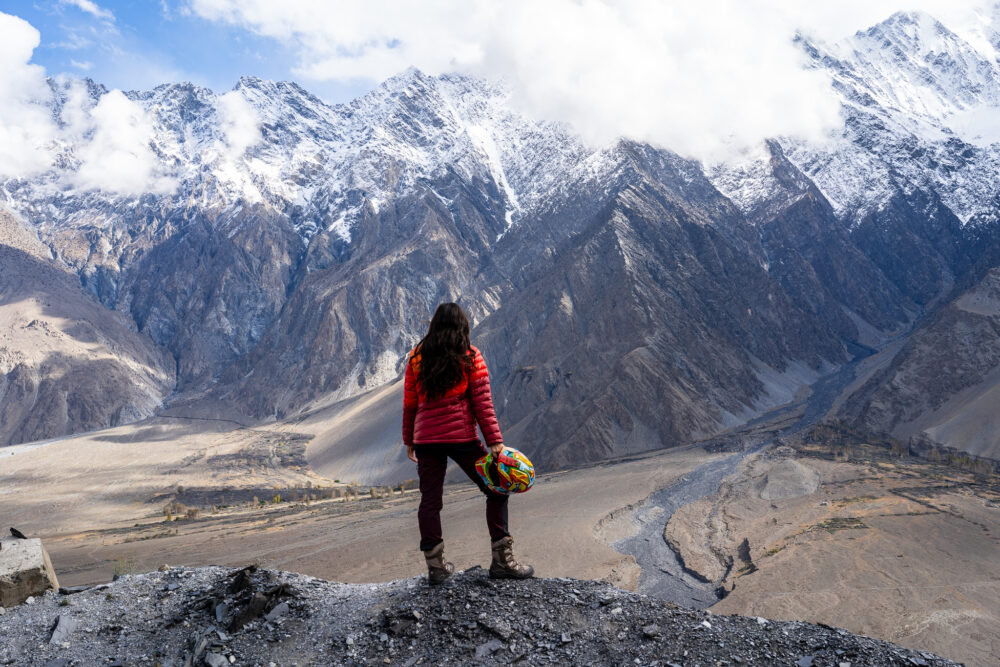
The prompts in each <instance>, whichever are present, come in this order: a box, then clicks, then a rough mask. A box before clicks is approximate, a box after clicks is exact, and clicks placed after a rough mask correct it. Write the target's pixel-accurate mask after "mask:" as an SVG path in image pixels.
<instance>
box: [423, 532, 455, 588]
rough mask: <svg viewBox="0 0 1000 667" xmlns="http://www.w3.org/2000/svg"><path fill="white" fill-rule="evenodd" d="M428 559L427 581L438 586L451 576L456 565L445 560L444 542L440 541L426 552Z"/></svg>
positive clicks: (425, 557)
mask: <svg viewBox="0 0 1000 667" xmlns="http://www.w3.org/2000/svg"><path fill="white" fill-rule="evenodd" d="M424 559H425V560H426V561H427V583H429V584H430V585H431V586H436V585H438V584H440V583H441V582H443V581H444V580H445V579H447V578H448V577H450V576H451V573H452V572H454V571H455V566H454V565H452V564H451V563H446V562H444V542H438V543H437V544H436V545H435V546H434V547H433V548H431V549H428V550H427V551H425V552H424Z"/></svg>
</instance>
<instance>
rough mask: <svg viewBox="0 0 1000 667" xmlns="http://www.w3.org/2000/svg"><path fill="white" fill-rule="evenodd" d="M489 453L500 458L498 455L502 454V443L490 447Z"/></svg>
mask: <svg viewBox="0 0 1000 667" xmlns="http://www.w3.org/2000/svg"><path fill="white" fill-rule="evenodd" d="M490 452H491V453H492V454H493V455H494V456H500V453H501V452H503V443H502V442H498V443H497V444H495V445H490Z"/></svg>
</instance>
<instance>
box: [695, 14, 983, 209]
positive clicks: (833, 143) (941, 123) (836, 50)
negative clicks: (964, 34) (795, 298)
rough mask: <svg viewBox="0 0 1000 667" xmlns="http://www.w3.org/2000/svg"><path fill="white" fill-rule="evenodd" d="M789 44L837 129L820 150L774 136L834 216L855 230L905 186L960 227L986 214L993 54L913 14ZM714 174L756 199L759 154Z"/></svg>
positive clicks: (746, 202)
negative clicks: (799, 53)
mask: <svg viewBox="0 0 1000 667" xmlns="http://www.w3.org/2000/svg"><path fill="white" fill-rule="evenodd" d="M798 41H799V44H800V46H801V47H802V49H803V50H804V51H805V52H806V54H808V56H809V57H810V58H811V66H812V67H815V68H819V69H821V70H823V71H825V72H827V73H829V75H830V76H831V80H832V86H833V89H834V90H835V91H836V92H837V94H838V95H839V98H840V100H841V107H842V115H843V117H844V120H845V123H844V129H843V132H841V133H839V134H837V135H836V136H833V137H831V138H830V140H829V141H828V142H826V143H824V144H820V145H815V144H809V143H804V142H802V141H798V140H795V139H793V138H778V140H779V143H780V144H781V146H782V148H783V150H784V152H785V154H786V155H788V157H789V159H791V160H792V162H793V163H795V164H796V165H797V166H798V167H799V168H801V169H802V171H803V172H804V173H805V174H806V175H807V176H808V177H809V178H810V179H812V180H813V182H814V183H815V184H816V185H817V186H818V187H819V189H820V191H821V192H822V193H823V195H824V196H825V197H826V198H827V199H828V200H829V202H830V203H831V205H832V206H833V207H834V210H835V212H836V214H837V216H838V217H839V218H840V219H842V220H844V221H845V222H846V223H847V224H849V225H855V224H858V223H859V222H860V221H861V220H862V219H863V218H864V217H865V216H866V215H867V214H869V213H871V212H872V211H876V210H878V209H879V207H881V206H884V205H885V203H886V202H887V201H889V199H890V198H891V197H892V196H893V194H894V193H896V192H898V191H903V192H904V193H907V192H908V191H912V190H913V189H914V188H922V189H925V190H928V191H934V192H935V193H936V194H937V195H938V196H939V197H940V198H941V200H942V202H943V203H944V204H945V205H946V206H947V207H948V208H949V210H951V212H952V213H953V214H954V215H955V216H956V217H958V218H959V220H961V221H962V223H964V224H967V223H970V222H971V223H973V224H976V223H978V222H981V221H982V219H983V218H984V217H987V218H988V217H989V216H992V215H995V210H996V202H997V200H996V198H997V195H998V192H1000V185H998V183H997V181H996V179H995V178H992V177H991V176H990V175H991V174H994V173H996V172H997V169H998V167H1000V62H998V60H997V52H996V51H993V52H992V53H990V54H988V55H987V54H984V53H982V52H980V51H979V50H977V49H976V48H974V47H973V46H972V45H971V44H969V43H967V42H965V41H964V40H963V39H962V38H960V37H959V36H958V35H956V34H955V33H954V32H952V31H951V30H949V29H948V28H947V27H945V26H944V25H943V24H941V23H940V22H939V21H937V20H936V19H935V18H934V17H933V16H930V15H929V14H926V13H923V12H897V13H895V14H893V15H892V16H890V17H889V18H888V19H886V20H885V21H883V22H882V23H879V24H877V25H874V26H872V27H871V28H869V29H867V30H864V31H859V32H857V33H856V34H854V35H853V36H851V37H849V38H846V39H844V40H842V41H840V42H837V43H834V44H820V43H813V42H810V41H809V40H807V39H805V38H799V40H798ZM763 162H766V158H764V159H763ZM734 168H736V169H738V170H739V171H740V172H742V174H740V173H737V174H733V173H731V170H732V169H734ZM714 172H715V174H716V176H715V177H714V178H713V181H714V182H715V183H716V184H717V185H718V186H719V187H720V189H722V191H723V192H725V193H726V194H729V195H730V196H732V197H733V199H734V201H737V202H739V203H740V204H741V205H742V206H743V207H744V208H747V209H749V208H752V207H753V206H754V202H755V200H756V199H759V198H761V197H764V196H766V193H767V186H766V183H767V175H766V168H763V165H762V161H761V159H760V158H757V159H750V160H748V161H747V163H746V164H743V165H738V164H726V165H717V166H716V167H715V170H714Z"/></svg>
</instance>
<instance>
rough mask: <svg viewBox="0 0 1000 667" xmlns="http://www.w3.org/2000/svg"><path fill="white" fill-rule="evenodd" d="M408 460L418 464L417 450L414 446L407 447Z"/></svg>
mask: <svg viewBox="0 0 1000 667" xmlns="http://www.w3.org/2000/svg"><path fill="white" fill-rule="evenodd" d="M406 458H408V459H410V460H411V461H413V462H414V463H416V462H417V450H416V449H415V448H414V447H413V445H407V446H406Z"/></svg>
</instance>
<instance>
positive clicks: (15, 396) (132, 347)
mask: <svg viewBox="0 0 1000 667" xmlns="http://www.w3.org/2000/svg"><path fill="white" fill-rule="evenodd" d="M0 322H2V326H0V444H11V443H17V442H24V441H27V440H36V439H41V438H52V437H57V436H62V435H68V434H70V433H77V432H80V431H86V430H93V429H98V428H103V427H107V426H114V425H117V424H121V423H127V422H130V421H135V420H138V419H141V418H143V417H146V416H148V415H151V414H153V413H154V412H155V411H157V410H158V409H159V408H160V407H161V405H162V403H163V400H164V399H165V398H166V397H167V396H168V395H169V393H170V391H171V390H172V388H173V385H174V365H173V360H172V359H171V358H170V357H169V355H168V354H166V353H165V352H164V351H163V350H162V349H160V348H158V347H156V345H154V344H153V343H152V342H151V341H150V340H149V339H148V338H145V337H144V336H142V335H141V334H138V333H137V332H136V331H135V329H134V328H133V327H132V326H130V324H131V323H130V322H129V321H128V320H127V319H126V318H124V317H122V316H121V314H119V313H114V312H112V311H109V310H107V309H105V308H104V307H102V306H100V305H99V304H97V303H95V302H94V301H93V300H92V299H91V298H90V297H89V296H88V295H87V294H86V293H85V292H84V291H83V290H82V289H81V288H80V284H79V281H78V280H77V279H76V276H74V275H72V274H71V273H69V272H67V271H66V270H65V269H63V268H62V267H60V266H59V265H58V264H57V263H56V262H54V261H53V260H52V259H51V258H50V257H48V249H47V248H45V247H44V246H42V244H41V243H40V242H39V241H38V240H37V238H35V237H34V236H33V234H32V233H31V232H30V231H29V230H27V229H26V228H25V227H24V226H23V224H22V223H21V222H20V221H19V220H18V219H17V218H16V217H14V216H12V215H10V214H9V213H8V212H6V211H3V210H0Z"/></svg>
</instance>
